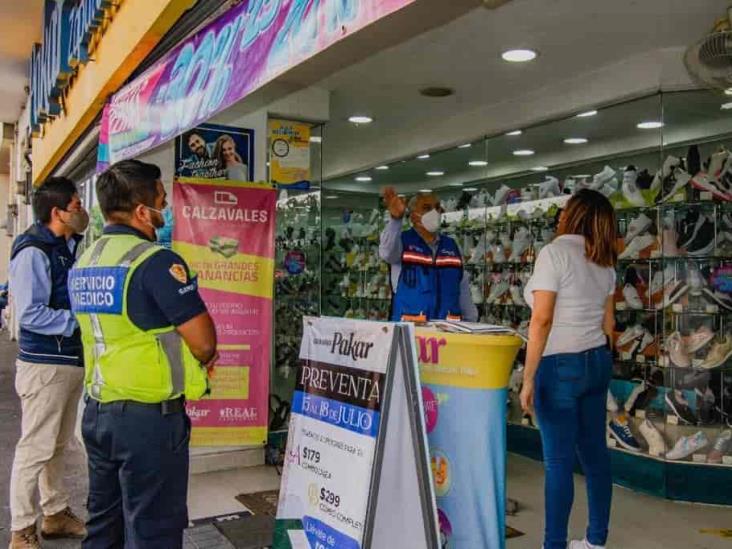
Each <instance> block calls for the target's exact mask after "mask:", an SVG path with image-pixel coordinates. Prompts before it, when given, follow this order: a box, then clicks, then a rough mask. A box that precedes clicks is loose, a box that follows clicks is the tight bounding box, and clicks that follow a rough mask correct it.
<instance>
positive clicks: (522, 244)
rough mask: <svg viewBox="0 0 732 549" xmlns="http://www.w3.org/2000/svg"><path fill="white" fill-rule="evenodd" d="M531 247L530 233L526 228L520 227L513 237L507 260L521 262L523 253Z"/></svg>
mask: <svg viewBox="0 0 732 549" xmlns="http://www.w3.org/2000/svg"><path fill="white" fill-rule="evenodd" d="M530 245H531V233H530V232H529V229H527V228H526V227H521V228H519V229H518V230H517V231H516V234H514V235H513V242H512V244H511V256H510V257H509V258H508V260H509V261H511V262H514V263H515V262H519V261H521V256H522V255H524V252H526V250H528V249H529V246H530Z"/></svg>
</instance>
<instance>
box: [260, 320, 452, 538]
mask: <svg viewBox="0 0 732 549" xmlns="http://www.w3.org/2000/svg"><path fill="white" fill-rule="evenodd" d="M303 322H304V325H303V339H302V345H301V348H300V359H301V360H302V363H301V365H300V367H299V368H298V372H297V379H296V385H295V393H294V396H293V405H292V418H291V420H290V429H289V433H288V438H287V450H286V454H285V466H284V470H283V473H282V483H281V487H280V499H279V506H278V509H277V521H276V526H275V536H274V540H273V547H274V548H275V549H300V548H302V549H306V548H307V549H360V548H361V547H410V548H412V549H427V548H430V549H432V548H436V547H437V546H438V545H437V516H436V508H435V503H434V494H433V493H432V491H431V482H432V481H431V477H430V469H429V465H428V461H427V451H426V439H425V436H426V435H425V429H424V424H423V422H422V421H421V419H422V418H421V416H420V415H419V414H418V413H415V410H418V407H419V397H418V395H419V391H418V386H417V383H418V370H417V362H416V355H415V353H414V346H413V341H414V338H413V335H411V333H412V332H411V330H412V328H411V326H406V325H400V324H386V323H377V322H366V321H359V320H347V319H342V318H305V319H304V321H303ZM410 341H411V342H412V343H411V344H410V343H409V342H410ZM406 357H412V358H411V359H406V360H405V358H406ZM415 397H416V400H415ZM397 479H398V481H397Z"/></svg>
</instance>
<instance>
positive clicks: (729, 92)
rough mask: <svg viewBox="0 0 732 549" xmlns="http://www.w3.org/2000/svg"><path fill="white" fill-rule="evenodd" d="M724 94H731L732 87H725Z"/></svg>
mask: <svg viewBox="0 0 732 549" xmlns="http://www.w3.org/2000/svg"><path fill="white" fill-rule="evenodd" d="M724 94H725V95H732V88H727V89H726V90H724Z"/></svg>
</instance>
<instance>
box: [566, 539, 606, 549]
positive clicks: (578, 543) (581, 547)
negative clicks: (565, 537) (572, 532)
mask: <svg viewBox="0 0 732 549" xmlns="http://www.w3.org/2000/svg"><path fill="white" fill-rule="evenodd" d="M567 549H605V546H604V545H592V544H591V543H590V542H589V541H587V540H586V539H583V540H578V539H573V540H572V541H570V542H569V546H568V547H567Z"/></svg>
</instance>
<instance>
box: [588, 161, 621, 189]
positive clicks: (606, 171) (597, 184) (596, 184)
mask: <svg viewBox="0 0 732 549" xmlns="http://www.w3.org/2000/svg"><path fill="white" fill-rule="evenodd" d="M614 177H615V170H613V169H612V168H611V167H610V166H605V167H604V168H603V169H602V171H601V172H600V173H597V174H595V175H594V176H593V177H592V183H590V188H592V189H594V190H596V191H599V190H600V189H602V187H603V186H604V185H605V184H606V183H609V182H610V180H612V179H613V178H614Z"/></svg>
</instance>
